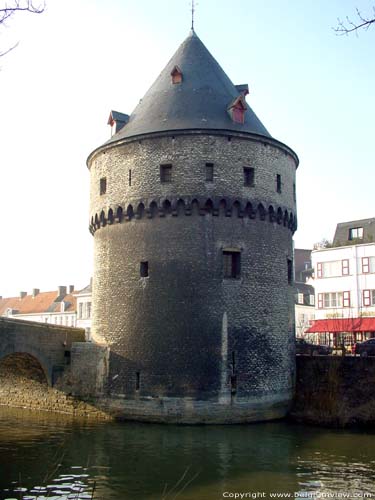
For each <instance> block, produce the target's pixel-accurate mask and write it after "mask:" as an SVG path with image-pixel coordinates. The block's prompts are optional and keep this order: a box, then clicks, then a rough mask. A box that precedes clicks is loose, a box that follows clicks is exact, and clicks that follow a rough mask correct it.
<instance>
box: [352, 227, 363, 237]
mask: <svg viewBox="0 0 375 500" xmlns="http://www.w3.org/2000/svg"><path fill="white" fill-rule="evenodd" d="M348 239H349V240H362V239H363V227H352V228H350V229H349V238H348Z"/></svg>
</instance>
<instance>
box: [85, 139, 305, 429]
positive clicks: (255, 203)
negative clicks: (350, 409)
mask: <svg viewBox="0 0 375 500" xmlns="http://www.w3.org/2000/svg"><path fill="white" fill-rule="evenodd" d="M206 162H212V163H214V168H215V173H214V182H213V183H206V182H205V163H206ZM161 163H171V164H172V165H173V173H172V182H171V183H166V184H161V183H160V164H161ZM246 166H249V167H253V168H255V185H254V187H248V186H244V180H243V167H246ZM130 168H131V170H132V185H131V186H129V185H128V179H129V177H128V171H129V169H130ZM295 169H296V164H295V161H294V158H293V157H292V156H291V155H290V154H289V153H288V151H284V150H283V149H282V148H279V147H276V146H274V145H272V144H270V143H267V144H265V143H263V142H257V141H254V140H245V139H244V138H243V137H231V140H230V141H229V140H228V137H227V136H220V135H219V136H213V135H210V136H204V135H186V136H175V137H174V138H173V137H161V138H157V137H156V138H149V139H143V140H141V141H135V142H133V143H129V144H126V145H123V146H121V147H118V148H114V149H111V150H107V151H105V152H102V153H99V154H98V155H97V156H96V157H94V160H93V162H92V165H91V179H92V181H91V182H92V184H91V217H92V223H93V224H92V230H93V232H94V233H95V234H94V238H95V245H94V246H95V250H94V251H95V257H94V262H95V270H94V282H93V312H94V317H93V337H94V339H95V340H96V341H98V342H102V343H104V344H106V345H108V346H109V347H110V366H109V385H108V389H109V392H110V394H111V395H112V396H116V397H123V398H128V399H130V400H131V399H133V400H137V401H138V403H137V404H138V405H141V406H142V404H141V403H140V402H139V398H140V397H141V398H151V399H152V398H161V397H167V398H172V399H173V401H178V399H179V398H180V399H181V400H182V402H181V404H180V405H178V404H174V405H172V408H175V411H176V412H182V413H184V411H185V410H183V408H185V406H186V405H185V403H184V402H183V400H186V398H190V401H193V402H202V404H203V402H204V401H206V402H207V403H206V404H208V402H211V403H212V405H211V406H212V409H213V411H214V412H215V411H216V412H218V413H220V411H221V410H220V411H219V410H218V409H217V408H216V406H217V405H218V404H219V405H222V406H221V409H223V405H224V406H225V405H227V408H230V410H228V411H229V412H230V414H231V419H232V421H243V418H244V417H243V414H241V417H240V413H241V412H240V411H239V410H238V408H240V406H241V404H240V403H241V402H243V403H244V406H243V407H242V410H243V409H244V408H245V407H246V411H247V415H248V419H249V420H253V419H257V420H262V419H266V418H271V417H270V412H269V410H270V408H271V407H272V404H273V403H275V404H276V402H277V404H278V405H279V411H278V413H277V415H278V416H279V417H280V416H282V414H283V412H284V413H285V412H286V410H287V407H288V405H289V402H290V399H291V396H292V391H293V381H294V343H293V336H294V324H293V288H292V286H291V284H290V283H288V266H287V260H288V259H291V258H292V254H293V252H292V231H293V230H294V229H295V201H294V194H293V184H295ZM277 173H279V174H280V175H281V176H282V192H281V193H277V192H276V174H277ZM102 177H106V178H107V193H106V194H105V195H100V194H99V181H100V178H102ZM180 198H181V199H183V200H184V206H183V205H182V203H181V204H180V205H178V204H175V203H176V201H177V200H178V199H180ZM165 199H168V200H172V207H170V208H169V207H168V206H164V209H163V201H164V200H165ZM194 199H197V200H198V203H194V202H193V200H194ZM205 199H211V200H213V209H210V208H209V209H207V210H205V209H204V204H203V202H202V200H205ZM199 200H200V201H199ZM220 200H226V201H225V204H224V202H222V203H220ZM152 201H156V203H157V205H158V210H157V211H156V212H153V211H152V210H150V211H148V208H149V207H150V204H151V202H152ZM235 201H237V202H238V204H235ZM140 202H142V203H143V204H144V207H145V211H144V212H143V213H140V214H139V216H138V217H137V214H136V215H135V216H132V214H129V215H130V216H129V217H124V219H123V220H122V219H121V218H119V219H117V220H116V219H115V218H114V219H112V218H111V217H109V215H108V214H109V209H112V211H113V213H114V214H116V213H117V208H118V206H121V207H122V208H123V211H124V215H126V212H127V207H128V206H129V204H133V205H134V207H133V208H135V207H136V206H137V203H138V204H139V203H140ZM248 202H249V203H251V204H252V209H251V210H250V209H249V210H248V209H246V206H247V203H248ZM260 204H262V207H263V209H264V212H262V211H261V209H260V207H259V205H260ZM270 206H272V209H271V210H270V208H269V207H270ZM278 209H280V210H279V212H280V213H281V214H282V217H279V218H278V219H277V218H276V217H275V216H274V215H273V214H274V212H277V210H278ZM102 212H103V215H102V221H101V223H100V222H99V224H96V223H95V218H96V220H97V221H98V219H99V221H100V214H101V213H102ZM119 220H121V223H119V222H118V221H119ZM224 249H232V250H233V249H235V250H238V251H240V252H241V277H240V278H239V279H225V278H224V277H223V250H224ZM142 261H147V262H148V265H149V276H148V277H143V278H142V277H140V263H141V262H142ZM281 394H282V395H283V396H282V401H280V395H281ZM259 401H262V402H263V403H262V404H263V406H262V405H260V406H259ZM215 405H216V406H215ZM252 405H253V409H254V408H255V407H257V412H256V417H255V416H254V412H252V411H251V409H252ZM144 406H145V407H146V404H145V403H144ZM198 406H199V405H198ZM208 406H209V405H208ZM178 407H179V408H180V409H179V410H177V408H178ZM191 407H194V403H191ZM280 407H283V409H282V410H280ZM181 408H182V409H181ZM215 408H216V409H215ZM236 408H237V410H238V412H237V410H236ZM197 411H198V410H197ZM171 412H172V413H173V410H171ZM151 413H152V412H151ZM271 413H272V412H271ZM229 420H230V419H229ZM216 421H218V420H217V419H216ZM225 421H228V419H227V417H226V418H225Z"/></svg>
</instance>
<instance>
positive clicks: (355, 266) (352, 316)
mask: <svg viewBox="0 0 375 500" xmlns="http://www.w3.org/2000/svg"><path fill="white" fill-rule="evenodd" d="M374 236H375V219H364V220H358V221H351V222H345V223H340V224H338V225H337V229H336V233H335V238H334V240H333V246H332V247H330V248H323V249H319V250H315V251H313V252H312V262H313V267H314V288H315V317H316V320H317V321H315V323H314V325H313V326H312V327H311V328H310V329H309V331H310V332H315V333H319V334H320V337H321V338H324V340H325V342H329V343H330V344H332V345H334V344H338V345H340V344H342V343H344V344H345V345H347V346H350V345H352V344H354V343H355V342H357V341H362V340H365V339H367V338H371V337H372V336H374V334H375V243H374V242H373V241H374Z"/></svg>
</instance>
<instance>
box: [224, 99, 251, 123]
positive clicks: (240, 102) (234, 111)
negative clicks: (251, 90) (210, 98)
mask: <svg viewBox="0 0 375 500" xmlns="http://www.w3.org/2000/svg"><path fill="white" fill-rule="evenodd" d="M246 110H247V106H246V102H245V98H244V96H243V95H242V94H241V95H239V96H238V97H236V99H235V100H234V101H232V103H231V104H230V105H229V107H228V112H229V116H230V117H231V118H232V121H234V123H244V121H245V111H246Z"/></svg>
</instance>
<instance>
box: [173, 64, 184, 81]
mask: <svg viewBox="0 0 375 500" xmlns="http://www.w3.org/2000/svg"><path fill="white" fill-rule="evenodd" d="M171 77H172V83H173V84H174V85H175V84H176V83H181V82H182V71H181V70H180V68H179V67H178V66H175V67H174V68H173V69H172V71H171Z"/></svg>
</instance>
